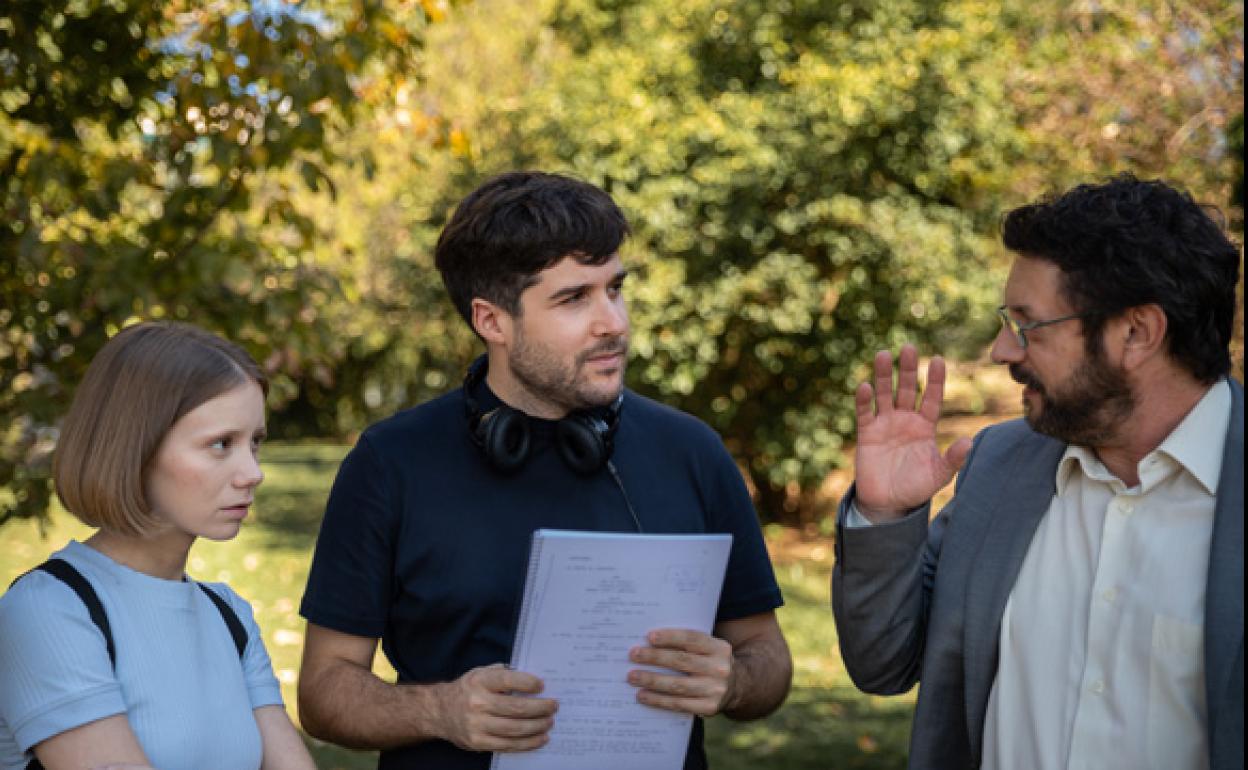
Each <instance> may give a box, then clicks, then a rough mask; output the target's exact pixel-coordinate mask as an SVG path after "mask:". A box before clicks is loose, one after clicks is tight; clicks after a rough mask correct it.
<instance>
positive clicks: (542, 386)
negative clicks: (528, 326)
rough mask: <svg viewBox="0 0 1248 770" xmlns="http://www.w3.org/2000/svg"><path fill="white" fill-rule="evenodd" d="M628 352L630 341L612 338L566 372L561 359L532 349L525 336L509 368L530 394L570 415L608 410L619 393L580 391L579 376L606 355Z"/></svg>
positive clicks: (582, 356) (588, 353) (580, 358)
mask: <svg viewBox="0 0 1248 770" xmlns="http://www.w3.org/2000/svg"><path fill="white" fill-rule="evenodd" d="M627 351H628V338H627V337H623V336H622V337H617V338H612V339H609V340H605V341H603V342H601V343H599V344H597V345H595V346H594V347H593V348H591V349H589V350H586V351H583V352H581V353H580V354H579V355H578V356H577V357H576V360H575V361H574V363H573V364H572V366H571V367H570V368H565V367H564V366H563V365H562V364H561V362H560V361H559V360H558V359H557V358H555V357H553V356H550V355H549V354H548V352H547V351H546V350H543V349H542V348H538V347H531V346H529V345H528V344H527V343H526V342H525V340H524V338H523V336H521V337H520V338H519V339H518V340H517V344H516V348H515V350H514V351H513V354H512V356H511V358H510V360H509V364H510V366H511V370H512V373H513V374H514V375H515V377H516V379H517V380H518V381H519V382H520V383H521V384H522V385H524V387H525V389H527V390H528V391H529V392H530V393H532V394H533V395H534V396H537V397H538V398H540V399H542V400H543V401H545V402H546V403H548V404H557V405H559V406H560V407H561V408H563V409H566V410H567V411H569V412H570V411H575V410H580V409H594V408H597V407H600V406H606V405H608V404H610V403H611V402H612V401H614V400H615V399H616V397H618V396H619V393H618V392H615V393H610V394H599V393H592V392H587V391H586V390H583V389H581V388H580V387H579V385H578V376H579V374H580V371H581V368H582V367H583V366H584V365H585V362H586V361H588V360H589V359H590V358H592V357H594V356H598V355H602V354H603V353H627Z"/></svg>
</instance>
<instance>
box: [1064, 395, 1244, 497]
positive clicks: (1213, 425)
mask: <svg viewBox="0 0 1248 770" xmlns="http://www.w3.org/2000/svg"><path fill="white" fill-rule="evenodd" d="M1230 419H1231V388H1230V386H1229V385H1227V383H1226V380H1218V382H1216V383H1214V385H1213V386H1212V387H1211V388H1209V390H1207V391H1206V392H1205V395H1204V396H1203V397H1201V399H1200V401H1198V402H1196V406H1194V407H1192V410H1191V411H1190V412H1188V413H1187V416H1186V417H1184V418H1183V420H1182V422H1180V423H1179V424H1178V426H1177V427H1176V428H1175V429H1174V430H1173V431H1171V432H1170V435H1169V436H1166V438H1165V440H1164V441H1162V442H1161V445H1160V446H1158V447H1157V448H1156V449H1154V450H1153V451H1152V452H1149V453H1148V454H1147V455H1145V457H1144V458H1143V459H1142V460H1141V461H1140V464H1141V466H1142V467H1143V466H1146V465H1147V464H1148V463H1149V461H1150V459H1154V458H1156V457H1157V456H1158V455H1165V456H1166V457H1168V458H1170V460H1172V461H1173V462H1174V463H1177V464H1178V466H1179V467H1181V468H1183V469H1184V470H1186V471H1187V472H1188V473H1190V474H1191V475H1192V477H1193V478H1195V479H1196V480H1197V481H1199V482H1200V484H1201V486H1203V487H1204V488H1205V489H1206V490H1207V491H1208V492H1209V494H1211V495H1215V494H1217V490H1218V481H1219V479H1220V478H1221V476H1222V452H1223V450H1224V449H1225V448H1226V428H1227V424H1228V423H1229V422H1230ZM1076 468H1079V469H1082V471H1083V473H1084V475H1086V476H1087V477H1088V478H1091V479H1094V480H1096V481H1103V482H1108V483H1111V484H1112V483H1114V482H1115V481H1118V480H1117V478H1116V477H1114V475H1113V474H1111V473H1110V472H1109V469H1108V468H1106V467H1105V464H1104V463H1102V462H1101V461H1100V459H1099V458H1098V457H1097V456H1096V453H1095V452H1093V451H1092V450H1091V449H1089V448H1088V447H1084V446H1077V445H1075V444H1071V445H1069V446H1067V447H1066V451H1065V452H1064V453H1062V459H1061V460H1059V461H1058V463H1057V478H1056V479H1055V481H1056V486H1057V493H1058V494H1059V495H1060V494H1063V493H1064V492H1065V491H1066V485H1067V484H1069V483H1070V475H1071V473H1073V472H1074V470H1075V469H1076ZM1145 475H1149V474H1145V473H1142V474H1141V479H1143V478H1144V477H1145ZM1118 483H1121V482H1120V481H1118Z"/></svg>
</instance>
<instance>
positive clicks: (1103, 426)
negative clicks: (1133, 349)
mask: <svg viewBox="0 0 1248 770" xmlns="http://www.w3.org/2000/svg"><path fill="white" fill-rule="evenodd" d="M1010 376H1011V377H1013V378H1014V380H1015V382H1018V383H1020V384H1022V385H1026V386H1029V387H1031V388H1032V389H1033V390H1035V391H1036V392H1037V393H1038V394H1039V395H1040V401H1041V405H1040V410H1039V414H1035V413H1034V410H1033V409H1031V408H1030V407H1028V408H1027V410H1026V411H1027V413H1026V415H1025V418H1026V420H1027V424H1028V425H1030V426H1031V428H1032V430H1034V431H1036V432H1037V433H1043V434H1044V435H1046V436H1051V437H1053V438H1055V439H1058V440H1060V441H1064V442H1066V443H1067V444H1076V445H1079V446H1087V447H1096V446H1103V445H1105V444H1107V443H1111V442H1113V441H1114V440H1115V439H1116V438H1117V437H1118V436H1119V435H1120V433H1121V429H1122V427H1123V424H1124V423H1125V422H1126V420H1127V419H1128V418H1129V417H1130V416H1131V414H1132V413H1133V412H1134V411H1135V403H1136V399H1135V393H1134V392H1133V391H1132V389H1131V384H1130V382H1129V381H1128V380H1127V376H1126V374H1125V372H1123V371H1122V369H1120V368H1117V367H1114V366H1112V365H1110V364H1109V362H1108V361H1106V360H1105V356H1104V353H1103V352H1102V351H1099V350H1098V351H1089V352H1088V354H1087V356H1086V357H1085V358H1084V360H1083V362H1082V363H1080V364H1079V367H1078V368H1077V369H1075V371H1074V372H1073V373H1072V374H1071V375H1070V377H1069V378H1067V380H1066V382H1064V383H1062V384H1061V385H1060V386H1058V387H1057V388H1049V387H1046V386H1045V385H1044V384H1043V383H1042V382H1040V380H1039V379H1037V378H1036V377H1035V375H1034V374H1032V373H1031V372H1030V371H1028V370H1026V369H1023V368H1022V367H1021V366H1019V365H1018V364H1013V365H1011V366H1010Z"/></svg>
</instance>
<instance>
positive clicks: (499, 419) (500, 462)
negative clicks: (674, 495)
mask: <svg viewBox="0 0 1248 770" xmlns="http://www.w3.org/2000/svg"><path fill="white" fill-rule="evenodd" d="M487 363H488V361H487V359H486V358H485V357H484V356H483V357H481V358H480V359H478V360H477V361H475V362H473V364H472V366H470V367H468V375H467V376H466V377H465V378H464V406H465V408H466V410H467V412H468V435H469V436H471V437H472V442H473V443H474V444H476V445H477V446H479V447H480V448H481V451H482V452H484V453H485V458H486V459H487V460H488V461H489V463H490V465H492V466H494V468H495V469H497V470H498V471H500V472H501V473H515V472H516V471H518V470H520V468H521V467H522V466H523V465H524V464H525V462H526V461H527V460H528V459H529V449H530V445H531V443H532V441H531V431H530V428H529V416H528V415H526V414H525V413H524V412H522V411H520V410H519V409H513V408H511V407H510V406H507V405H506V404H499V405H498V406H497V407H496V408H494V409H491V410H490V411H488V412H486V413H485V414H482V413H481V407H480V406H479V405H478V404H477V400H476V398H474V397H473V395H472V391H473V390H474V389H475V388H476V386H477V385H478V384H480V382H481V381H482V380H483V379H485V373H486V369H487ZM623 403H624V394H623V393H622V392H621V393H620V395H619V397H618V398H616V399H615V401H614V402H612V404H611V405H610V406H609V407H607V408H606V410H605V412H604V413H603V414H601V415H600V414H598V413H595V412H593V411H576V412H572V413H571V414H569V415H567V416H566V417H564V418H563V419H561V420H559V421H558V423H557V424H556V426H555V447H556V448H557V449H558V451H559V456H560V457H562V458H563V461H564V462H565V463H567V465H568V467H569V468H571V469H572V470H574V471H576V472H577V473H581V474H585V475H588V474H590V473H593V472H594V471H597V470H598V469H599V468H602V467H603V466H604V465H606V464H607V463H608V461H609V460H610V459H611V449H612V447H613V440H614V438H615V430H616V428H618V427H619V424H620V409H621V407H622V406H623ZM630 507H631V506H630Z"/></svg>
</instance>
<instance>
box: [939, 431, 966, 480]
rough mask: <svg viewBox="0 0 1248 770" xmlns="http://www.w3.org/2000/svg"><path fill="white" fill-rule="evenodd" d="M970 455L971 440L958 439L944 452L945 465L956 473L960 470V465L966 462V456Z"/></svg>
mask: <svg viewBox="0 0 1248 770" xmlns="http://www.w3.org/2000/svg"><path fill="white" fill-rule="evenodd" d="M970 453H971V440H970V439H969V438H965V437H963V438H960V439H958V440H957V441H955V442H953V443H952V444H950V445H949V448H948V449H946V450H945V463H947V464H948V465H949V467H950V468H951V469H952V470H953V471H954V472H955V473H956V472H957V471H958V470H960V469H961V468H962V463H964V462H966V456H967V455H968V454H970Z"/></svg>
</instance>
